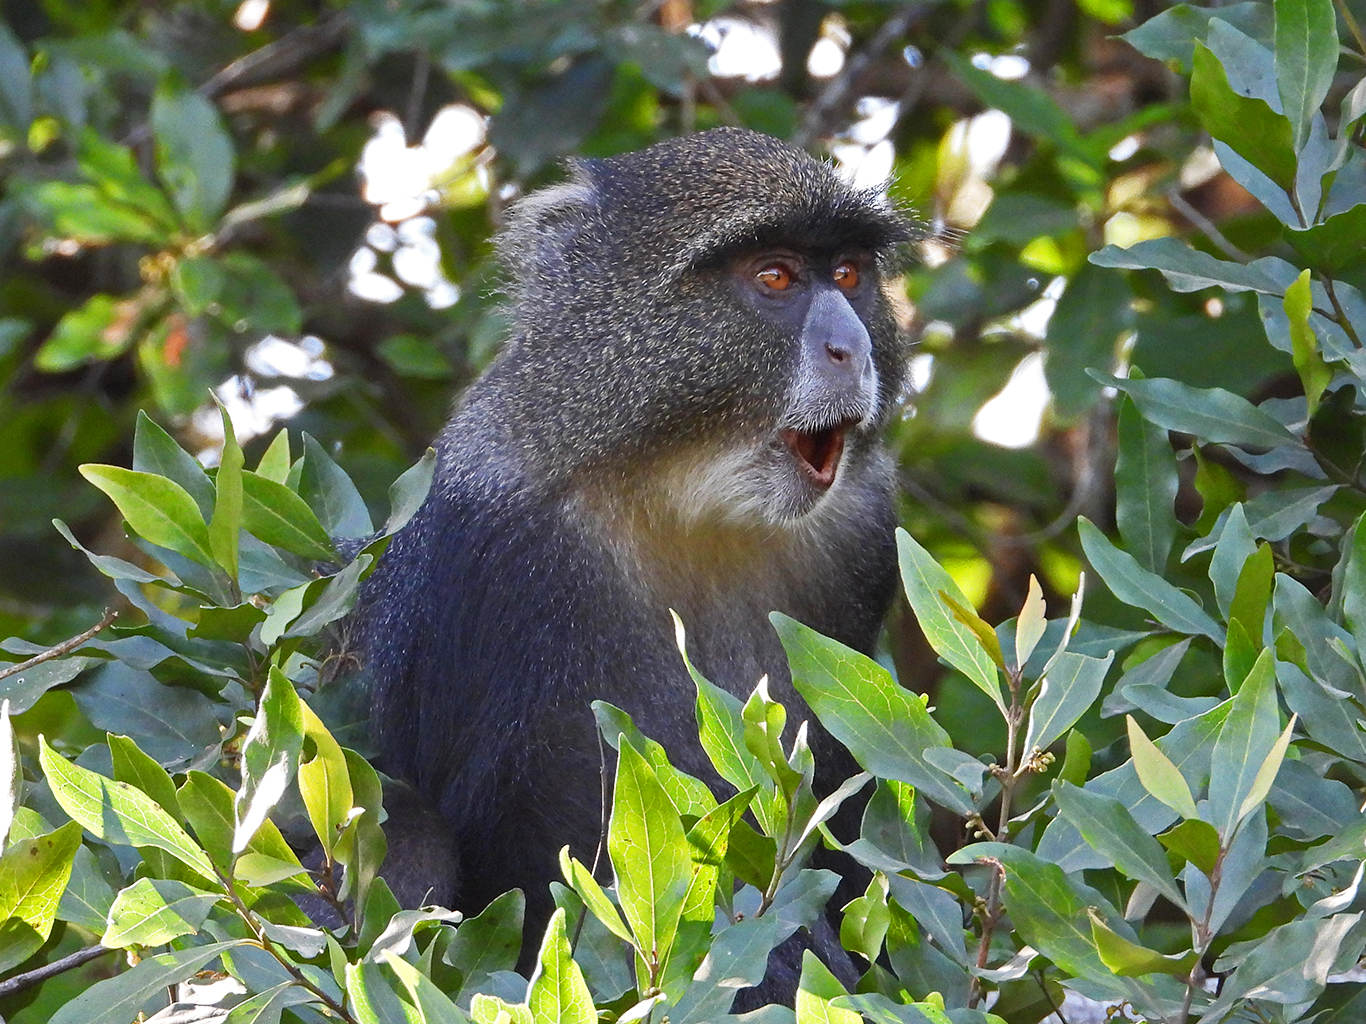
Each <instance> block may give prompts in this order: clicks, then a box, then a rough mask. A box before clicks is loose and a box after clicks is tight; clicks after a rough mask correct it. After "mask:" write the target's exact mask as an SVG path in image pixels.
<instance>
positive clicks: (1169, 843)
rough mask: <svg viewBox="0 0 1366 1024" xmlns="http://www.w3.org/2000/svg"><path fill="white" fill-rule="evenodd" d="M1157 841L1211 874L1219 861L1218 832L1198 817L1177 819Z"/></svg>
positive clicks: (1206, 873) (1207, 874) (1207, 873)
mask: <svg viewBox="0 0 1366 1024" xmlns="http://www.w3.org/2000/svg"><path fill="white" fill-rule="evenodd" d="M1157 841H1158V842H1159V843H1161V844H1162V845H1163V846H1164V847H1166V848H1167V849H1168V850H1170V851H1171V852H1172V853H1174V854H1176V855H1177V856H1178V857H1181V858H1183V859H1184V860H1187V861H1189V862H1190V863H1192V864H1194V865H1195V866H1196V867H1197V868H1199V869H1200V870H1201V871H1203V872H1204V873H1205V875H1206V876H1207V877H1208V876H1212V875H1213V874H1214V868H1215V866H1216V865H1217V864H1218V863H1219V849H1220V843H1219V833H1218V832H1217V831H1216V830H1215V828H1214V826H1213V825H1211V824H1210V823H1209V822H1207V821H1201V820H1200V819H1199V818H1187V819H1186V820H1185V821H1179V822H1177V823H1176V824H1175V825H1173V826H1172V827H1171V828H1170V829H1168V830H1167V831H1166V832H1163V833H1162V834H1161V835H1160V836H1158V837H1157Z"/></svg>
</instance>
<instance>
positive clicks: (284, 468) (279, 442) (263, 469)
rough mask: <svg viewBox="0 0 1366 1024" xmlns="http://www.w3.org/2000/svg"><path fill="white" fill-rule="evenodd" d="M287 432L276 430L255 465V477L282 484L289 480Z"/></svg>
mask: <svg viewBox="0 0 1366 1024" xmlns="http://www.w3.org/2000/svg"><path fill="white" fill-rule="evenodd" d="M289 465H290V459H289V431H288V430H277V431H276V432H275V437H274V438H272V439H271V442H270V447H268V448H267V449H266V450H265V452H264V453H263V454H262V455H261V461H260V462H259V463H257V465H256V475H257V476H260V477H265V479H267V480H274V481H275V482H276V483H277V484H283V483H285V482H286V481H287V480H288V479H289Z"/></svg>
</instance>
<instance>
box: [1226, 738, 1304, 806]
mask: <svg viewBox="0 0 1366 1024" xmlns="http://www.w3.org/2000/svg"><path fill="white" fill-rule="evenodd" d="M1297 720H1298V719H1297V717H1296V716H1295V715H1291V716H1290V723H1289V724H1288V725H1287V726H1286V727H1285V731H1284V732H1282V733H1281V735H1280V736H1279V738H1277V740H1276V744H1275V746H1273V747H1272V748H1271V752H1270V753H1268V754H1267V755H1266V760H1264V761H1263V762H1262V766H1261V767H1260V768H1258V769H1257V777H1256V778H1255V779H1253V780H1252V788H1251V789H1250V790H1248V794H1247V796H1245V797H1244V798H1243V802H1242V804H1240V805H1239V807H1238V813H1237V817H1238V820H1239V821H1242V820H1243V819H1244V818H1246V817H1247V816H1248V815H1249V814H1251V813H1252V812H1253V811H1254V810H1255V809H1256V808H1257V807H1259V806H1261V804H1262V802H1263V801H1265V800H1266V797H1267V794H1268V793H1270V792H1271V787H1272V785H1273V784H1274V783H1275V781H1276V775H1277V773H1279V772H1280V770H1281V763H1282V762H1283V761H1284V760H1285V752H1286V750H1288V749H1289V748H1290V739H1291V736H1292V735H1293V734H1294V732H1295V722H1296V721H1297Z"/></svg>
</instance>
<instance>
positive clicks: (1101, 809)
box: [1053, 782, 1186, 955]
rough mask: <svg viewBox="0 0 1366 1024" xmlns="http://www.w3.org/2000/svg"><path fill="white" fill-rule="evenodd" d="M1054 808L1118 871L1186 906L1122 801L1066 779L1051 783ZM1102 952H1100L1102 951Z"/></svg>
mask: <svg viewBox="0 0 1366 1024" xmlns="http://www.w3.org/2000/svg"><path fill="white" fill-rule="evenodd" d="M1053 799H1054V800H1056V801H1057V804H1058V811H1059V813H1061V814H1062V815H1063V817H1065V818H1067V820H1068V821H1070V822H1072V824H1073V825H1075V826H1076V827H1077V831H1079V832H1080V833H1081V835H1082V838H1083V839H1085V840H1086V841H1087V843H1089V844H1090V845H1091V847H1092V848H1093V849H1095V850H1096V851H1097V852H1098V853H1100V854H1102V855H1103V856H1104V857H1105V858H1106V860H1108V861H1109V862H1110V863H1112V864H1114V866H1115V867H1116V868H1118V869H1119V870H1120V871H1121V872H1123V873H1124V874H1125V875H1127V876H1128V877H1129V878H1132V879H1134V880H1136V881H1140V882H1146V883H1148V884H1149V885H1151V886H1152V887H1153V888H1154V889H1156V890H1157V891H1158V892H1160V893H1161V894H1162V895H1163V896H1165V897H1167V899H1168V900H1170V901H1171V902H1172V903H1173V904H1174V905H1175V906H1177V907H1179V908H1181V909H1182V910H1184V909H1186V901H1185V898H1184V897H1183V896H1182V895H1181V890H1180V889H1178V888H1177V886H1176V879H1175V878H1173V877H1172V872H1171V868H1170V867H1169V866H1168V864H1167V855H1166V854H1165V853H1163V852H1162V847H1161V846H1160V845H1159V844H1158V842H1157V840H1156V839H1154V838H1153V837H1152V836H1150V835H1148V833H1147V832H1145V831H1143V830H1142V829H1141V828H1139V826H1138V822H1136V821H1134V818H1133V815H1131V814H1130V813H1129V812H1128V811H1127V810H1126V809H1125V807H1124V805H1123V804H1122V803H1120V802H1119V801H1118V800H1116V799H1115V798H1114V797H1112V796H1106V795H1105V794H1103V793H1096V792H1092V791H1090V790H1086V789H1079V788H1077V787H1076V786H1073V785H1071V784H1069V783H1066V782H1055V783H1054V784H1053ZM1102 955H1103V954H1102Z"/></svg>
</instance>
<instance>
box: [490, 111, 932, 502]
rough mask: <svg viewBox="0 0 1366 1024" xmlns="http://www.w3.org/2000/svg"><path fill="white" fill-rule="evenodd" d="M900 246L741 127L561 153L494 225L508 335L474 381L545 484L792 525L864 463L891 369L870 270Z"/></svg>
mask: <svg viewBox="0 0 1366 1024" xmlns="http://www.w3.org/2000/svg"><path fill="white" fill-rule="evenodd" d="M912 237H913V231H912V228H911V226H910V224H909V223H908V222H907V221H906V220H905V219H904V218H903V217H902V216H900V215H899V214H898V213H897V212H896V211H895V210H894V209H893V208H892V207H891V206H890V205H889V204H888V203H887V202H886V201H885V200H883V199H881V198H879V197H877V196H875V195H873V194H870V193H866V192H862V191H859V190H857V189H854V188H851V187H850V186H849V185H848V184H846V183H845V182H843V181H842V180H841V179H840V178H839V177H838V176H837V175H836V174H835V173H834V171H833V170H832V169H831V168H830V167H828V166H826V165H824V164H821V163H819V162H817V161H815V160H813V159H811V158H810V157H809V156H807V155H806V154H805V153H803V152H801V151H800V150H798V149H795V148H794V147H792V146H789V145H787V144H785V143H782V142H779V141H778V140H776V139H772V138H769V137H768V136H764V135H760V134H757V133H755V132H750V131H745V130H740V129H730V128H722V129H717V130H715V131H710V132H705V133H702V134H699V135H693V136H687V137H683V138H677V139H672V140H669V141H666V142H662V143H659V144H658V145H655V146H652V147H650V148H649V149H645V150H642V151H640V152H638V153H631V154H627V155H624V156H620V157H614V158H611V159H606V160H586V161H581V162H577V163H575V164H574V165H573V176H572V179H571V180H570V181H569V182H568V183H566V184H564V185H561V186H558V187H555V188H551V189H548V190H545V191H543V192H540V193H537V194H535V195H532V196H531V197H529V198H528V199H526V200H524V201H523V202H522V203H521V204H520V206H519V207H518V209H517V211H516V214H515V215H514V218H513V221H512V223H511V225H510V226H509V228H508V230H507V231H506V232H505V234H504V237H503V243H502V253H503V256H504V261H505V265H506V267H507V270H508V276H509V278H510V281H509V286H508V287H509V293H510V296H511V298H512V311H513V316H514V323H515V330H514V336H513V338H512V340H511V342H510V343H509V345H508V347H507V348H506V349H505V351H504V353H503V354H502V356H500V358H499V360H498V362H497V364H496V365H495V367H494V368H493V369H492V370H491V372H490V374H489V376H488V377H487V378H486V384H485V386H484V390H486V391H496V394H497V399H498V401H500V402H505V403H511V404H512V405H513V407H514V408H515V415H514V417H513V418H514V420H515V421H516V423H517V424H518V427H517V433H518V441H519V443H520V444H521V446H522V448H523V450H525V451H527V452H528V453H530V455H531V457H533V458H537V457H538V456H544V458H541V459H539V460H538V461H540V463H541V466H542V469H543V471H544V473H546V474H548V475H551V476H553V477H555V478H556V479H557V480H559V481H561V482H563V483H564V485H565V486H568V487H580V486H585V487H587V486H593V485H597V486H600V487H619V488H636V487H644V488H647V489H649V490H650V491H651V493H652V494H654V495H655V496H657V497H662V499H663V500H664V502H665V503H666V504H667V505H668V506H670V507H671V508H672V510H673V511H674V512H675V513H677V514H678V515H679V516H680V517H681V518H682V519H684V520H687V521H694V522H700V521H742V522H743V521H749V522H753V523H761V524H765V525H767V526H774V525H784V524H791V523H796V522H799V521H801V520H802V519H803V518H805V517H808V516H811V515H812V514H814V513H816V512H817V511H818V510H819V509H820V508H821V507H822V505H823V504H828V499H829V498H830V497H831V496H832V495H834V494H838V493H839V492H840V490H841V487H842V485H844V486H847V483H846V481H847V480H848V478H850V477H851V476H853V475H855V474H857V473H859V472H860V468H859V467H860V466H861V465H866V464H867V462H868V461H869V460H871V459H874V458H876V453H877V435H878V432H879V430H880V428H881V427H882V425H883V424H884V423H885V421H886V419H887V417H888V416H889V414H890V412H891V410H892V408H893V406H894V404H895V402H896V401H897V398H898V396H899V394H900V391H901V388H902V384H903V380H904V375H905V360H906V352H905V349H904V345H903V342H902V340H901V338H900V336H899V334H898V331H897V328H896V325H895V322H894V318H893V316H892V312H891V308H890V305H889V302H888V299H887V296H886V294H885V293H884V278H885V276H886V273H887V269H888V266H889V263H890V257H891V255H892V253H893V252H894V250H895V249H896V247H897V246H898V245H900V244H901V243H903V242H905V241H907V240H909V239H910V238H912ZM478 391H479V389H476V392H478ZM479 400H480V399H479V396H478V394H477V393H476V394H474V395H472V396H471V398H470V401H471V402H477V401H479Z"/></svg>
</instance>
